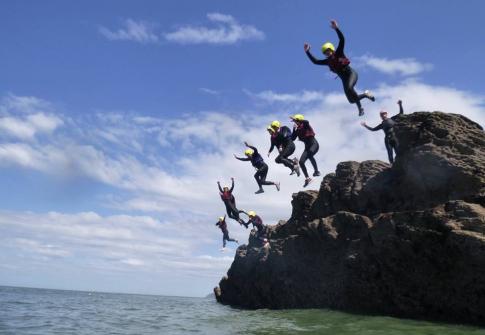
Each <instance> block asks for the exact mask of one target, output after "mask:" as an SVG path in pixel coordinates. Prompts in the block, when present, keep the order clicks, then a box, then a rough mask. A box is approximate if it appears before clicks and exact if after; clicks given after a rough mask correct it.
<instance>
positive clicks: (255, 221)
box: [248, 215, 264, 235]
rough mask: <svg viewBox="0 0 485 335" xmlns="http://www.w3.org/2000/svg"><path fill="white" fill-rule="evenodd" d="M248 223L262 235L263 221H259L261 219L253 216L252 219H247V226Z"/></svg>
mask: <svg viewBox="0 0 485 335" xmlns="http://www.w3.org/2000/svg"><path fill="white" fill-rule="evenodd" d="M250 223H252V224H253V227H256V229H258V234H260V235H261V234H263V233H264V225H263V220H261V218H260V217H259V216H258V215H256V216H253V217H252V218H249V221H248V225H249V224H250Z"/></svg>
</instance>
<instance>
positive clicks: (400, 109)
mask: <svg viewBox="0 0 485 335" xmlns="http://www.w3.org/2000/svg"><path fill="white" fill-rule="evenodd" d="M399 114H404V109H403V108H402V102H401V103H400V104H399Z"/></svg>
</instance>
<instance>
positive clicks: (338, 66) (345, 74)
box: [304, 20, 375, 116]
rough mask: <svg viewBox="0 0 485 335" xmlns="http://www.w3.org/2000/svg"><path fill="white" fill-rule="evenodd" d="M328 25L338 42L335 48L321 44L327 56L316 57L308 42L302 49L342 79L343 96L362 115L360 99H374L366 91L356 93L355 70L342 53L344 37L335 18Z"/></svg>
mask: <svg viewBox="0 0 485 335" xmlns="http://www.w3.org/2000/svg"><path fill="white" fill-rule="evenodd" d="M330 26H331V27H332V29H333V30H335V31H336V32H337V35H338V38H339V43H338V46H337V50H335V47H334V45H333V44H332V43H330V42H327V43H325V44H323V45H322V52H323V54H324V55H325V56H326V57H327V58H326V59H316V58H315V57H313V55H312V54H311V52H310V48H311V46H310V44H308V43H305V45H304V50H305V53H306V55H307V56H308V58H310V60H311V61H312V63H313V64H317V65H327V66H328V67H329V68H330V71H332V72H334V73H336V74H337V76H339V78H340V79H341V80H342V84H343V86H344V92H345V96H346V97H347V100H348V101H349V102H350V103H351V104H356V105H357V108H358V110H359V116H362V115H364V108H362V105H361V103H360V100H362V99H364V98H367V99H369V100H371V101H375V98H374V96H373V95H372V94H371V93H370V92H369V91H368V90H366V91H364V93H363V94H357V92H356V91H355V89H354V86H355V84H356V83H357V80H358V78H359V77H358V75H357V72H355V70H354V69H353V68H352V67H350V65H349V64H350V60H349V59H348V58H347V57H346V56H345V54H344V46H345V38H344V35H343V34H342V32H341V31H340V29H339V28H338V25H337V22H336V21H335V20H332V21H330Z"/></svg>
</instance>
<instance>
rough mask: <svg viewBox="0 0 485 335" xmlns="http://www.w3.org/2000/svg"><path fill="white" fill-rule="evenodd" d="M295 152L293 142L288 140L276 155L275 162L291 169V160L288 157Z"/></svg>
mask: <svg viewBox="0 0 485 335" xmlns="http://www.w3.org/2000/svg"><path fill="white" fill-rule="evenodd" d="M294 152H295V143H293V142H290V144H288V145H287V146H286V147H284V148H283V150H282V151H281V153H280V154H279V155H278V157H276V159H275V162H276V163H277V164H283V165H284V166H286V167H287V168H289V169H290V170H292V171H293V161H292V160H291V159H288V157H290V156H291V155H292V154H293V153H294Z"/></svg>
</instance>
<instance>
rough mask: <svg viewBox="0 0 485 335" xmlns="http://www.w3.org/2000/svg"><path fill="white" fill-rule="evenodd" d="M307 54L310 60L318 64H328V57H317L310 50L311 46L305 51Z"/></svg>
mask: <svg viewBox="0 0 485 335" xmlns="http://www.w3.org/2000/svg"><path fill="white" fill-rule="evenodd" d="M305 53H306V55H307V56H308V58H309V59H310V61H311V62H312V63H313V64H316V65H328V60H326V59H316V58H315V57H314V56H313V55H312V53H311V52H310V48H308V50H306V51H305Z"/></svg>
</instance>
